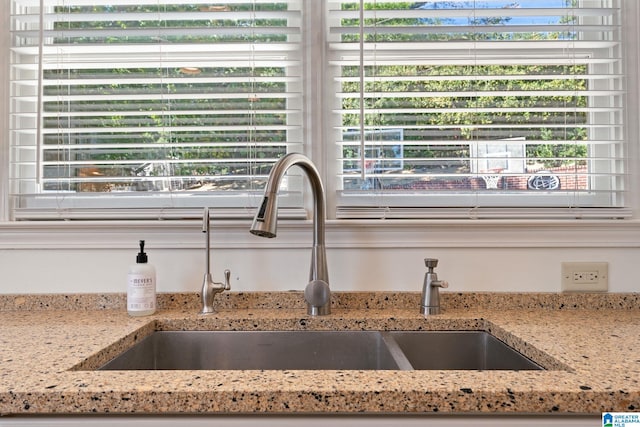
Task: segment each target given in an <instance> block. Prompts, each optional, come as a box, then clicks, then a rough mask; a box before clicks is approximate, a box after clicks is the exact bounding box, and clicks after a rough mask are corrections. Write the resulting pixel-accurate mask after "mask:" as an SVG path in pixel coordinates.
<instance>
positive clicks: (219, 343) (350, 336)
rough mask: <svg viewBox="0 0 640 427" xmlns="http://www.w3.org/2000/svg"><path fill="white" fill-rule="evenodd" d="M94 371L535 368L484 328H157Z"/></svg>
mask: <svg viewBox="0 0 640 427" xmlns="http://www.w3.org/2000/svg"><path fill="white" fill-rule="evenodd" d="M99 369H101V370H251V369H258V370H295V369H301V370H451V369H454V370H539V369H543V368H542V367H541V366H540V365H538V364H537V363H535V362H533V361H532V360H530V359H529V358H527V357H526V356H524V355H522V354H521V353H519V352H518V351H516V350H515V349H513V348H512V347H509V346H508V345H506V344H505V343H503V342H502V341H500V340H499V339H497V338H496V337H494V336H493V335H491V334H490V333H488V332H485V331H156V332H153V333H152V334H151V335H149V336H147V337H145V338H144V339H142V340H141V341H140V342H138V343H137V344H135V345H134V346H132V347H131V348H129V349H127V350H126V351H124V352H123V353H121V354H120V355H118V356H117V357H115V358H114V359H113V360H111V361H109V362H108V363H106V364H105V365H104V366H102V367H100V368H99Z"/></svg>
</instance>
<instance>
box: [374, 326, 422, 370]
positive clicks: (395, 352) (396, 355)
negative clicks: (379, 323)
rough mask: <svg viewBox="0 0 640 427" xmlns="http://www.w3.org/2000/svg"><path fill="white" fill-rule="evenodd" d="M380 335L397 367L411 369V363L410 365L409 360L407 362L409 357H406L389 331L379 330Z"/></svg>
mask: <svg viewBox="0 0 640 427" xmlns="http://www.w3.org/2000/svg"><path fill="white" fill-rule="evenodd" d="M380 337H381V338H382V341H383V342H384V344H385V345H386V346H387V349H388V350H389V353H391V356H392V357H393V360H394V361H395V362H396V364H397V365H398V369H399V370H401V371H413V370H414V369H413V365H411V362H409V359H407V356H405V354H404V351H402V349H401V348H400V346H399V345H398V343H397V342H396V340H395V339H394V338H393V336H392V335H391V334H390V333H389V332H386V331H380Z"/></svg>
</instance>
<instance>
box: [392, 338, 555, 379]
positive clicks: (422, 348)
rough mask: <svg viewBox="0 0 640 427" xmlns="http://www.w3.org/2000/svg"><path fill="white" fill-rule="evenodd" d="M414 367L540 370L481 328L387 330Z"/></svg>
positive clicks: (537, 366) (538, 366) (424, 368)
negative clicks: (472, 329) (474, 329)
mask: <svg viewBox="0 0 640 427" xmlns="http://www.w3.org/2000/svg"><path fill="white" fill-rule="evenodd" d="M389 334H390V335H391V337H392V338H393V340H394V341H395V342H396V343H397V344H398V346H399V347H400V349H401V350H402V353H403V354H404V355H405V357H406V358H407V360H408V361H409V363H410V364H411V366H412V367H413V369H416V370H426V369H460V370H464V369H471V370H498V369H502V370H524V369H529V370H531V369H543V368H542V367H541V366H540V365H538V364H537V363H535V362H533V361H532V360H530V359H529V358H527V357H526V356H524V355H522V354H521V353H519V352H518V351H516V350H514V349H513V348H511V347H509V346H508V345H506V344H505V343H503V342H502V341H500V340H499V339H497V338H496V337H494V336H493V335H491V334H489V333H487V332H484V331H407V332H404V331H403V332H389Z"/></svg>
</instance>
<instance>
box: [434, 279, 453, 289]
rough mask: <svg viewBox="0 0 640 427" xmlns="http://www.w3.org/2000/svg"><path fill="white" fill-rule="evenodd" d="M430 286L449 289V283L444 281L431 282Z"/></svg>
mask: <svg viewBox="0 0 640 427" xmlns="http://www.w3.org/2000/svg"><path fill="white" fill-rule="evenodd" d="M431 286H437V287H439V288H443V289H444V288H448V287H449V282H447V281H446V280H434V281H433V282H431Z"/></svg>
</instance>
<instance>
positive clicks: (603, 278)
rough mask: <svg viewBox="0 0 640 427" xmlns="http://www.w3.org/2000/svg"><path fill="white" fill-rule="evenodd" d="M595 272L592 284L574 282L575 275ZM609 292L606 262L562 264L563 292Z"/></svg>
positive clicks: (607, 265)
mask: <svg viewBox="0 0 640 427" xmlns="http://www.w3.org/2000/svg"><path fill="white" fill-rule="evenodd" d="M585 272H597V276H598V279H597V281H594V282H589V283H585V282H575V281H574V274H575V273H585ZM608 290H609V263H607V262H563V263H562V291H563V292H607V291H608Z"/></svg>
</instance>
